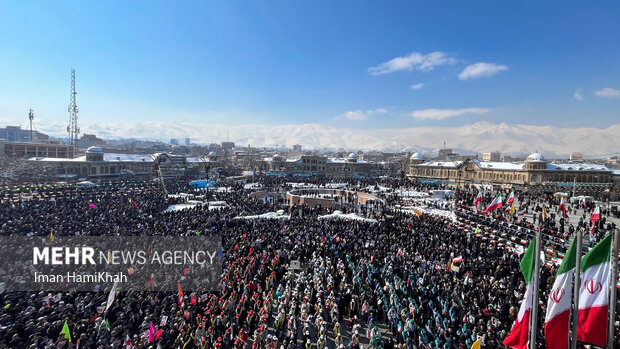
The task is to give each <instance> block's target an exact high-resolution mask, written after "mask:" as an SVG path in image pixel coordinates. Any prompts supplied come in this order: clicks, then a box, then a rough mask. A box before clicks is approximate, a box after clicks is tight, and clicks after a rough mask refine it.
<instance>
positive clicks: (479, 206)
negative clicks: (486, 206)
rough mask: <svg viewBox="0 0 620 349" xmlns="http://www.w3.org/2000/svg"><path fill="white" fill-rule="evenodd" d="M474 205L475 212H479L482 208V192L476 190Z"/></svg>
mask: <svg viewBox="0 0 620 349" xmlns="http://www.w3.org/2000/svg"><path fill="white" fill-rule="evenodd" d="M474 206H475V207H476V212H480V211H481V210H482V192H481V191H478V196H476V200H474Z"/></svg>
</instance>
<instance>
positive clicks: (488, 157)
mask: <svg viewBox="0 0 620 349" xmlns="http://www.w3.org/2000/svg"><path fill="white" fill-rule="evenodd" d="M500 155H501V154H500V153H499V152H498V151H492V152H490V153H482V161H496V162H497V161H499V159H500Z"/></svg>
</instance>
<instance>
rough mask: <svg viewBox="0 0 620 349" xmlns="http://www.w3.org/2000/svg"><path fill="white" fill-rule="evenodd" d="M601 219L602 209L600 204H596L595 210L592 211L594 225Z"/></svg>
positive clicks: (591, 219) (591, 220)
mask: <svg viewBox="0 0 620 349" xmlns="http://www.w3.org/2000/svg"><path fill="white" fill-rule="evenodd" d="M599 219H601V210H600V209H599V207H598V205H596V207H595V208H594V211H592V216H590V222H592V225H594V224H595V223H596V221H598V220H599Z"/></svg>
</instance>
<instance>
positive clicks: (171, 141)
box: [170, 138, 179, 145]
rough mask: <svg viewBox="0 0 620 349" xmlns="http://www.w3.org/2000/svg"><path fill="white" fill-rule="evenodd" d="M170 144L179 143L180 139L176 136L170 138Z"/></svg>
mask: <svg viewBox="0 0 620 349" xmlns="http://www.w3.org/2000/svg"><path fill="white" fill-rule="evenodd" d="M170 145H179V140H178V139H176V138H170Z"/></svg>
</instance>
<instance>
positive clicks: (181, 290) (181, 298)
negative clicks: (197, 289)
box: [177, 282, 183, 309]
mask: <svg viewBox="0 0 620 349" xmlns="http://www.w3.org/2000/svg"><path fill="white" fill-rule="evenodd" d="M177 284H178V286H179V306H180V307H181V309H183V289H182V288H181V283H180V282H178V283H177Z"/></svg>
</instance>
